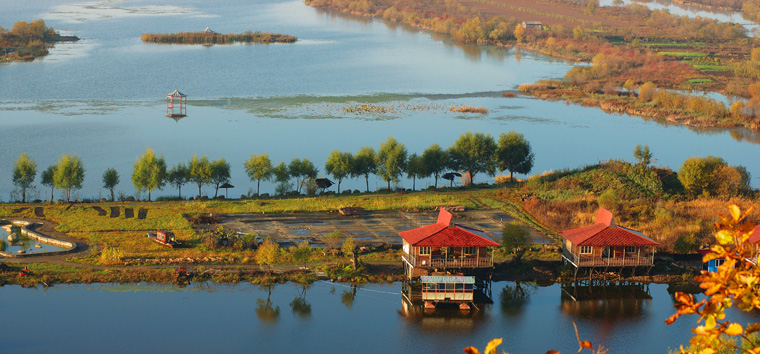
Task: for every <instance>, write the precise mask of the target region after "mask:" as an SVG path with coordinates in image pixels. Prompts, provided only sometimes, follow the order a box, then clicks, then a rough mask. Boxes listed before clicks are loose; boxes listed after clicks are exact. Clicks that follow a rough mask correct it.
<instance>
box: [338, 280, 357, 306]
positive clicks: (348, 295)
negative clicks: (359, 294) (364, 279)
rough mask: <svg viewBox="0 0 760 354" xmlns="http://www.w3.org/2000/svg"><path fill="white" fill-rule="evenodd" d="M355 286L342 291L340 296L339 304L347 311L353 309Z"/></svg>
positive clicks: (352, 285)
mask: <svg viewBox="0 0 760 354" xmlns="http://www.w3.org/2000/svg"><path fill="white" fill-rule="evenodd" d="M357 287H358V286H357V285H356V284H351V289H350V290H343V293H342V294H340V302H341V303H342V304H343V305H344V306H346V308H347V309H349V310H351V308H353V307H354V300H356V289H357Z"/></svg>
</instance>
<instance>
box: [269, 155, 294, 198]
mask: <svg viewBox="0 0 760 354" xmlns="http://www.w3.org/2000/svg"><path fill="white" fill-rule="evenodd" d="M272 174H273V175H274V179H275V181H277V184H278V185H277V192H278V194H280V195H284V194H285V193H287V192H288V189H289V188H290V187H291V186H290V184H289V183H288V181H289V180H290V169H288V165H286V164H285V162H280V163H278V164H277V165H276V166H274V168H273V169H272Z"/></svg>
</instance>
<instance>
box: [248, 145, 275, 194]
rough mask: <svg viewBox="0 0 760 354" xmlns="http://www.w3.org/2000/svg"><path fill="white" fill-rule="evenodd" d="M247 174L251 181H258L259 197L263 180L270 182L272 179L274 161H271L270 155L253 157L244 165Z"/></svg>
mask: <svg viewBox="0 0 760 354" xmlns="http://www.w3.org/2000/svg"><path fill="white" fill-rule="evenodd" d="M243 165H244V167H245V172H246V173H248V177H250V178H251V181H253V180H256V181H257V182H256V195H259V190H260V188H261V180H265V181H268V180H269V179H271V178H272V173H273V171H272V161H270V160H269V155H268V154H261V155H256V154H253V155H251V158H250V159H248V161H246V162H245V163H244V164H243Z"/></svg>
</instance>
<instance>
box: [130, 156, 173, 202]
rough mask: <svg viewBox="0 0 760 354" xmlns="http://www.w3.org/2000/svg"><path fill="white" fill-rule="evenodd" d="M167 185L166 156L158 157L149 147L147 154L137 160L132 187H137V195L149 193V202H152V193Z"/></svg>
mask: <svg viewBox="0 0 760 354" xmlns="http://www.w3.org/2000/svg"><path fill="white" fill-rule="evenodd" d="M165 184H166V161H164V155H161V156H160V157H156V152H155V151H153V150H152V149H151V148H150V147H148V148H146V149H145V153H144V154H143V155H142V156H140V157H138V158H137V160H135V165H134V170H133V172H132V185H134V186H135V189H136V190H137V193H142V191H148V201H150V194H151V192H152V191H153V190H155V189H161V188H163V187H164V185H165Z"/></svg>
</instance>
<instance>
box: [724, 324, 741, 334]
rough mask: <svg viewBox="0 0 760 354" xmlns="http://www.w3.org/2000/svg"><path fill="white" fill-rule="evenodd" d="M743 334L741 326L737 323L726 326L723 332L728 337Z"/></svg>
mask: <svg viewBox="0 0 760 354" xmlns="http://www.w3.org/2000/svg"><path fill="white" fill-rule="evenodd" d="M742 332H744V329H743V328H742V325H740V324H738V323H732V324H730V325H728V328H726V330H725V332H724V333H726V334H728V335H729V336H738V335H740V334H742Z"/></svg>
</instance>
